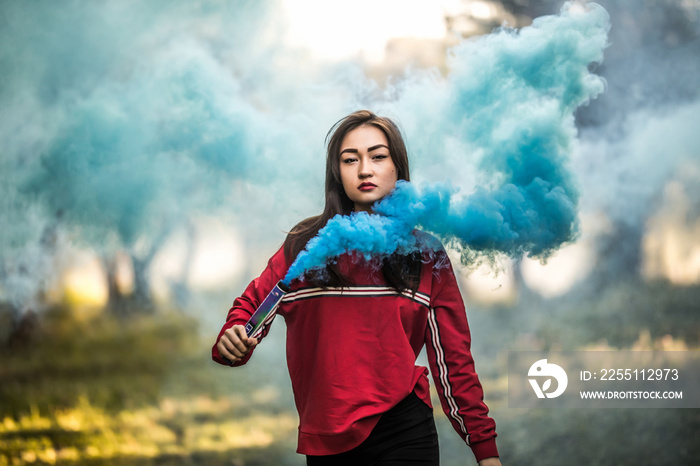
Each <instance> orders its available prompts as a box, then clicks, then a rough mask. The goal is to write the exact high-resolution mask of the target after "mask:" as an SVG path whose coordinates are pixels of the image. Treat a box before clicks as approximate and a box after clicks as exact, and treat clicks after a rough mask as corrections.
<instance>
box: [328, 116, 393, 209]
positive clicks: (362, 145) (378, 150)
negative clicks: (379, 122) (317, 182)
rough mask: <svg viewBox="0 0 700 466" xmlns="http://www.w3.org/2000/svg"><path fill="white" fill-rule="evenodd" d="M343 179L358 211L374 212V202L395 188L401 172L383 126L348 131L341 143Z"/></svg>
mask: <svg viewBox="0 0 700 466" xmlns="http://www.w3.org/2000/svg"><path fill="white" fill-rule="evenodd" d="M340 179H341V181H342V183H343V189H344V190H345V194H347V196H348V197H349V198H350V200H351V201H353V202H354V203H355V210H356V211H360V210H363V211H365V212H371V210H372V204H374V203H375V202H376V201H378V200H380V199H382V198H383V197H384V196H386V195H387V194H389V193H390V192H391V190H392V189H394V186H395V185H396V181H397V180H398V175H397V173H396V166H395V165H394V161H393V160H392V159H391V155H390V154H389V142H388V141H387V139H386V136H385V135H384V133H383V132H382V130H380V129H379V128H377V127H375V126H371V125H364V126H359V127H357V128H355V129H353V130H352V131H349V132H348V133H347V134H346V135H345V137H344V138H343V142H342V143H341V144H340Z"/></svg>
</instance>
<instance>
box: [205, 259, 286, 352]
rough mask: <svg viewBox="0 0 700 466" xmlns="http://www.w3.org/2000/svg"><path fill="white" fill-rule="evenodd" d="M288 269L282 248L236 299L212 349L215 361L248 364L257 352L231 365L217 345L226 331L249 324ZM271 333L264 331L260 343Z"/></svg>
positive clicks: (267, 329)
mask: <svg viewBox="0 0 700 466" xmlns="http://www.w3.org/2000/svg"><path fill="white" fill-rule="evenodd" d="M287 268H288V267H287V264H286V261H285V259H284V252H283V250H282V248H280V249H279V250H278V251H277V252H276V253H275V255H273V256H272V258H270V260H269V261H268V263H267V267H265V270H263V272H262V273H261V274H260V276H259V277H258V278H256V279H255V280H253V281H252V282H250V284H249V285H248V287H247V288H246V289H245V291H244V292H243V294H242V295H241V296H239V297H238V298H236V300H235V301H234V302H233V306H231V309H229V311H228V316H227V317H226V323H225V324H224V326H223V327H222V328H221V331H220V332H219V336H217V337H216V342H215V343H214V346H213V347H212V349H211V357H212V359H213V360H214V361H216V362H218V363H219V364H224V365H226V366H242V365H243V364H245V363H247V362H248V360H249V359H250V357H251V356H252V355H253V351H255V350H253V351H251V352H250V353H248V354H246V355H245V357H244V358H243V359H242V360H241V361H239V362H237V363H234V364H231V363H230V362H229V360H228V359H225V358H224V357H223V356H221V355H220V354H219V350H218V348H217V347H216V344H217V343H219V340H220V339H221V336H222V335H223V334H224V332H225V331H226V330H228V329H229V328H231V327H233V326H234V325H245V324H246V322H248V319H250V316H252V315H253V313H254V312H255V310H256V309H257V308H258V306H259V305H260V303H262V302H263V300H264V299H265V297H266V296H267V295H268V293H270V291H271V290H272V288H274V287H275V285H276V284H277V282H279V281H280V280H281V279H282V278H284V275H285V274H286V271H287ZM269 331H270V327H269V326H267V327H266V328H264V329H263V333H262V335H261V336H260V338H258V343H259V342H260V341H261V340H262V339H263V338H264V337H265V335H267V333H268V332H269Z"/></svg>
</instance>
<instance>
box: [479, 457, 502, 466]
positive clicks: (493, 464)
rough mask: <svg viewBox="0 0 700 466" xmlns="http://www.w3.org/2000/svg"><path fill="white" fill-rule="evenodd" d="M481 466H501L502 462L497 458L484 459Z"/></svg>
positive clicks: (480, 462) (480, 463)
mask: <svg viewBox="0 0 700 466" xmlns="http://www.w3.org/2000/svg"><path fill="white" fill-rule="evenodd" d="M479 466H501V460H499V459H498V457H497V456H493V457H491V458H484V459H483V460H481V461H479Z"/></svg>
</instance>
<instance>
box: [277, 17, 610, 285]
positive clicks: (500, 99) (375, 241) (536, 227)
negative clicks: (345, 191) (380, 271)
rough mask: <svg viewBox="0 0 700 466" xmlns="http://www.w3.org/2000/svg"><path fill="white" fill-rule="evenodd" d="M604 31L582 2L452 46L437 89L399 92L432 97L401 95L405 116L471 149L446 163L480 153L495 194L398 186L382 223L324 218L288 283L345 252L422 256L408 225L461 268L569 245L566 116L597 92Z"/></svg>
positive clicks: (572, 197) (574, 196)
mask: <svg viewBox="0 0 700 466" xmlns="http://www.w3.org/2000/svg"><path fill="white" fill-rule="evenodd" d="M608 28H609V18H608V16H607V13H606V12H605V10H604V9H603V8H601V7H599V6H596V5H591V6H590V8H589V9H588V11H585V12H584V11H579V10H575V9H573V8H572V5H570V4H568V5H567V6H565V8H564V9H563V11H562V14H561V15H560V16H549V17H542V18H538V19H537V20H535V22H534V23H533V25H532V26H531V27H528V28H524V29H522V30H521V31H518V32H516V31H511V30H502V31H500V33H496V34H491V35H489V36H486V37H484V38H481V39H479V40H474V41H469V42H465V43H463V44H461V45H460V46H459V47H457V48H455V49H454V50H453V51H452V70H453V71H452V72H451V73H450V74H449V75H448V76H447V79H446V80H445V82H440V81H435V80H432V81H428V82H423V83H421V85H420V86H416V87H409V88H406V89H404V92H409V91H410V92H416V93H418V92H420V95H423V96H430V98H431V100H430V101H428V100H425V101H416V100H415V97H414V96H409V98H411V99H412V101H411V106H412V107H411V108H410V110H411V113H412V114H413V115H417V116H420V117H422V118H425V119H426V120H427V121H431V122H432V123H433V124H434V128H436V129H437V130H438V131H440V132H439V133H438V134H436V135H434V136H433V138H432V139H433V140H437V139H439V138H440V137H444V136H446V135H447V136H452V137H457V138H459V139H460V140H461V141H462V142H463V144H464V146H465V147H466V148H471V150H466V151H464V152H461V153H453V154H450V156H451V157H452V158H454V159H458V160H459V159H462V160H464V162H465V164H467V163H468V160H469V157H470V155H471V153H473V152H475V151H476V150H479V151H480V152H481V154H482V162H481V168H482V169H483V170H484V171H486V172H490V174H491V176H492V179H493V182H492V183H493V185H494V186H493V188H491V189H487V188H481V187H480V188H478V189H477V190H476V192H474V193H473V194H471V195H470V196H469V197H468V198H467V199H460V198H459V197H457V196H454V195H453V194H454V190H453V189H451V188H449V187H446V186H440V185H430V186H423V187H422V189H416V187H414V186H412V185H410V184H408V183H399V184H398V186H397V189H396V192H395V193H394V194H393V195H392V196H390V197H389V198H387V199H385V200H384V201H382V202H381V203H380V205H379V206H377V207H376V209H375V210H376V211H377V212H379V213H380V214H382V215H364V214H361V215H353V216H351V217H350V218H336V219H332V220H331V221H330V222H329V224H328V225H327V226H326V228H324V229H323V230H322V231H321V232H320V234H319V237H317V238H315V239H314V240H313V241H312V242H311V243H310V244H309V247H308V248H307V250H306V251H305V252H304V253H302V254H301V255H300V257H299V258H298V259H297V261H296V263H295V264H294V265H293V266H292V268H291V269H290V271H289V273H288V274H287V277H285V282H287V283H289V281H290V280H291V279H293V278H297V277H298V276H299V275H300V270H302V271H303V270H305V269H308V268H312V267H322V266H323V264H324V263H325V261H326V260H327V259H328V258H330V257H333V256H336V255H339V254H341V253H342V252H345V251H347V250H350V249H354V250H358V251H361V252H363V253H364V254H365V255H368V256H369V255H380V256H381V255H388V254H391V253H393V252H395V251H397V250H398V251H400V252H403V253H407V252H412V250H416V249H420V248H422V247H423V246H424V245H422V244H420V242H415V241H414V242H411V238H412V237H411V234H410V233H411V230H412V229H413V228H414V227H416V226H417V225H420V226H422V227H423V228H425V229H427V230H428V231H431V232H433V233H435V234H437V235H438V236H439V237H441V238H443V239H445V240H447V241H450V242H451V243H453V244H455V245H456V246H459V247H460V248H461V249H462V251H463V257H464V259H465V260H466V261H467V262H470V261H473V259H474V257H473V256H474V254H475V253H483V254H487V255H493V254H495V253H503V254H507V255H510V256H512V257H517V256H518V255H520V254H523V253H530V254H531V255H533V256H536V257H547V256H548V255H549V254H551V252H552V251H553V250H555V249H557V248H559V247H560V246H561V245H562V244H564V243H566V242H568V241H571V240H573V239H574V237H575V235H576V234H577V227H578V220H577V200H578V193H577V192H576V189H575V188H574V186H573V183H572V179H571V175H570V173H569V172H568V170H567V168H566V166H565V163H566V161H567V156H568V154H569V153H570V151H571V150H572V145H573V142H574V139H575V136H576V129H575V126H574V117H573V112H574V110H575V109H576V108H577V107H578V106H580V105H582V104H584V103H587V102H588V101H589V100H590V99H591V98H593V97H596V96H597V95H598V94H600V93H601V92H602V91H603V90H604V82H603V81H602V79H601V78H600V77H598V76H596V75H594V74H592V73H590V72H589V70H588V66H589V65H590V64H591V63H594V62H600V61H601V60H602V57H603V49H604V48H605V45H606V40H607V31H608ZM430 86H432V87H433V88H432V89H431V88H430ZM438 95H439V96H440V98H439V99H437V100H436V99H435V96H438ZM399 100H400V97H399ZM416 102H418V103H416ZM399 105H400V104H399ZM402 110H403V111H406V105H404V106H403V108H402ZM414 118H415V117H414ZM428 137H430V135H429V136H428ZM433 150H444V146H442V147H440V146H438V147H434V148H433Z"/></svg>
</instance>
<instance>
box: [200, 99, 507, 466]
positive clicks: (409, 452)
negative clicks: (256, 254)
mask: <svg viewBox="0 0 700 466" xmlns="http://www.w3.org/2000/svg"><path fill="white" fill-rule="evenodd" d="M329 137H330V138H329V142H328V152H327V160H326V205H325V209H324V211H323V213H322V214H321V215H319V216H317V217H312V218H309V219H306V220H304V221H302V222H301V223H299V224H298V225H297V226H296V227H295V228H294V229H292V231H291V232H290V233H289V235H288V236H287V239H286V240H285V243H284V246H283V247H282V248H280V250H279V251H277V253H276V254H275V255H274V256H273V257H272V258H271V259H270V261H269V263H268V265H267V268H266V269H265V270H264V271H263V272H262V274H261V275H260V276H259V277H258V278H256V279H255V280H253V282H252V283H251V284H250V285H249V286H248V288H247V289H246V290H245V292H244V293H243V295H242V296H241V297H239V298H238V299H236V300H235V301H234V303H233V307H232V308H231V309H230V311H229V313H228V317H227V319H226V323H225V324H224V327H223V328H222V329H221V332H220V333H219V337H218V339H217V342H216V344H215V345H214V347H213V349H212V357H213V359H214V361H216V362H219V363H221V364H227V365H231V366H239V365H242V364H245V363H246V362H248V360H249V359H250V357H251V354H252V351H253V348H254V347H255V346H256V345H257V344H258V343H259V341H258V340H257V339H255V338H249V337H247V336H246V332H245V329H244V327H243V326H244V325H245V323H246V322H247V321H248V319H249V318H250V316H251V315H252V314H253V312H254V311H255V309H256V308H257V307H258V305H259V304H260V303H261V302H262V300H263V299H264V298H265V297H266V296H267V294H268V293H269V292H270V290H271V289H272V288H273V287H274V286H275V284H277V282H278V281H279V280H281V279H282V278H283V277H284V275H285V273H286V271H287V269H288V268H289V266H290V265H291V263H292V262H293V261H294V258H295V257H296V256H297V255H298V254H299V252H300V251H302V250H303V249H304V247H305V245H306V243H307V242H308V241H309V240H310V239H311V238H313V237H314V236H315V235H316V233H317V232H318V231H319V229H321V228H322V227H323V226H324V225H325V224H326V222H327V221H328V220H329V219H330V218H332V217H333V216H335V215H336V214H342V215H349V214H351V213H352V212H353V211H366V212H371V211H372V206H373V204H374V203H375V202H377V201H379V200H380V199H382V198H383V197H384V196H386V195H388V194H389V193H390V192H391V190H392V189H393V188H394V185H395V184H396V181H397V180H407V181H408V179H409V170H408V156H407V153H406V147H405V145H404V142H403V139H402V137H401V133H400V131H399V129H398V128H397V126H396V125H395V124H394V123H393V122H392V121H391V120H389V119H387V118H382V117H379V116H377V115H375V114H373V113H371V112H369V111H364V110H363V111H358V112H355V113H353V114H351V115H349V116H347V117H345V118H343V119H342V120H340V121H339V122H338V123H336V125H334V127H333V128H331V131H329ZM414 234H416V235H418V238H419V240H420V239H423V240H425V241H423V243H425V244H429V243H431V244H433V245H434V244H435V243H436V241H435V240H434V239H432V241H431V240H430V238H429V237H428V235H426V234H424V233H421V232H419V231H415V232H414ZM426 249H431V248H426ZM277 313H278V314H280V315H282V316H283V317H284V319H285V321H286V324H287V364H288V368H289V374H290V377H291V380H292V387H293V390H294V398H295V403H296V406H297V409H298V411H299V418H300V425H299V440H298V450H297V451H298V452H299V453H302V454H305V455H307V456H306V458H307V464H309V465H322V464H323V465H325V464H328V465H343V464H348V465H356V464H376V465H409V464H420V465H437V464H439V449H438V441H437V433H436V431H435V423H434V421H433V410H432V407H431V402H430V392H429V382H428V378H427V373H428V369H427V368H425V367H421V366H417V365H416V364H415V362H416V357H417V356H418V354H419V353H420V351H421V349H422V348H423V346H426V348H427V355H428V360H429V365H430V371H431V373H432V375H433V379H434V381H435V384H436V387H437V392H438V394H439V397H440V401H441V403H442V407H443V409H444V411H445V413H446V414H447V417H448V419H449V420H450V422H451V423H452V425H453V426H454V428H455V429H456V430H457V432H458V433H459V434H460V436H461V437H462V438H463V439H464V440H465V441H466V442H467V444H468V445H469V446H470V447H471V448H472V451H473V453H474V455H475V456H476V459H477V461H478V462H479V464H480V465H481V466H486V465H500V464H501V463H500V461H499V460H498V451H497V449H496V441H495V437H496V431H495V423H494V421H493V420H492V419H491V418H490V417H488V408H487V407H486V405H485V404H484V402H483V391H482V388H481V384H480V383H479V379H478V377H477V375H476V372H475V371H474V361H473V359H472V356H471V352H470V341H471V339H470V333H469V327H468V324H467V318H466V314H465V309H464V304H463V302H462V298H461V295H460V293H459V289H458V287H457V282H456V279H455V276H454V273H453V271H452V266H451V265H450V263H449V260H448V258H447V255H446V253H445V251H444V250H443V249H442V248H434V247H433V248H432V250H426V251H421V253H416V254H413V255H411V256H398V255H393V256H391V257H388V258H384V259H381V260H380V259H374V260H369V261H367V260H365V259H364V258H362V257H361V256H360V255H358V254H355V253H353V252H352V251H351V252H349V253H347V254H344V255H342V256H340V257H338V258H336V260H334V261H332V263H329V264H328V266H327V267H326V269H325V270H324V271H323V273H321V274H318V273H315V274H307V275H305V276H304V277H303V278H302V279H300V280H296V281H294V282H293V283H292V286H291V290H290V292H289V293H288V294H287V295H286V296H285V297H284V299H283V300H282V302H281V303H280V306H279V308H278V311H277ZM268 330H269V328H266V329H264V330H263V333H262V336H261V338H260V339H262V338H263V337H264V336H265V335H266V334H267V331H268Z"/></svg>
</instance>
